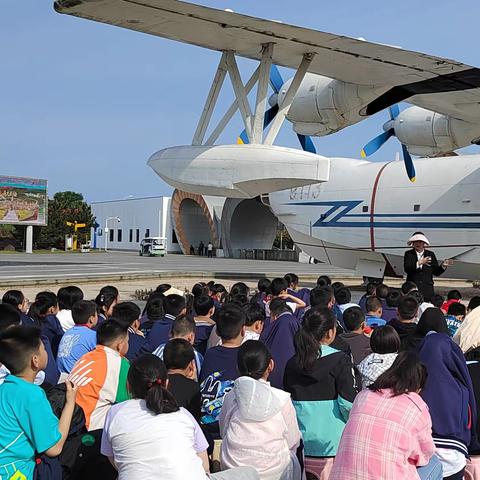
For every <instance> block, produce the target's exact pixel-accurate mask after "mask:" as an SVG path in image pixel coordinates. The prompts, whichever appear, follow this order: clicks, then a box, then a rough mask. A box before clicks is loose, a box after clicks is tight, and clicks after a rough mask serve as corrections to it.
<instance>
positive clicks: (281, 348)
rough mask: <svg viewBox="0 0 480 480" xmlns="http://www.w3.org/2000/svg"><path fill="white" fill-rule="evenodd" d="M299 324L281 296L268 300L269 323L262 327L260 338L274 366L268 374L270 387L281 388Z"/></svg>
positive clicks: (293, 349) (293, 352)
mask: <svg viewBox="0 0 480 480" xmlns="http://www.w3.org/2000/svg"><path fill="white" fill-rule="evenodd" d="M299 327H300V324H299V323H298V320H297V319H296V318H295V317H294V315H293V313H292V311H291V310H290V307H289V306H288V304H287V302H286V301H285V300H284V299H283V298H274V299H273V300H272V301H271V302H270V324H269V325H268V326H267V327H266V328H264V330H263V332H262V334H261V335H260V340H261V341H262V342H263V343H264V344H265V345H266V346H267V347H268V348H269V349H270V352H271V354H272V358H273V361H274V362H275V368H274V369H273V372H272V373H271V374H270V376H269V382H270V383H271V385H272V387H275V388H283V374H284V371H285V367H286V365H287V362H288V361H289V360H290V358H292V357H293V356H294V355H295V346H294V343H293V339H294V337H295V334H296V333H297V331H298V329H299Z"/></svg>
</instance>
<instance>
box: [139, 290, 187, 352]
mask: <svg viewBox="0 0 480 480" xmlns="http://www.w3.org/2000/svg"><path fill="white" fill-rule="evenodd" d="M186 305H187V303H186V301H185V297H183V296H181V295H176V294H173V295H167V296H166V297H165V298H164V299H163V308H164V310H165V316H164V317H163V319H161V320H158V321H156V322H155V323H154V324H153V326H152V329H151V330H150V333H149V334H148V336H147V342H148V345H149V348H150V351H151V352H153V350H155V349H156V348H157V347H158V346H159V345H161V344H162V343H167V342H168V339H169V336H170V331H171V329H172V324H173V321H174V320H175V318H176V317H178V316H179V315H185V313H186Z"/></svg>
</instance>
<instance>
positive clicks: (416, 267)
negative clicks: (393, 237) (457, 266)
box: [403, 232, 451, 302]
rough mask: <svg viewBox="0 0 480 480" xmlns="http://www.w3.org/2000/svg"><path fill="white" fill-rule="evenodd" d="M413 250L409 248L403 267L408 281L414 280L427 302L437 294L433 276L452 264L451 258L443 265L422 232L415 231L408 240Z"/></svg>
mask: <svg viewBox="0 0 480 480" xmlns="http://www.w3.org/2000/svg"><path fill="white" fill-rule="evenodd" d="M407 245H408V246H409V247H413V248H412V249H411V250H407V251H406V252H405V255H404V257H403V268H404V270H405V273H406V274H407V282H414V283H415V284H416V285H417V287H418V291H419V292H420V293H421V294H422V295H423V298H424V299H425V301H426V302H429V301H430V299H431V298H432V297H433V295H434V294H435V292H434V290H433V277H434V276H435V277H438V276H439V275H442V273H444V272H445V270H446V269H447V267H448V266H449V265H451V260H445V261H444V262H443V263H442V264H441V265H440V264H439V263H438V260H437V257H436V256H435V254H434V253H433V252H432V251H430V250H425V247H428V246H430V242H429V241H428V238H427V237H426V236H425V235H424V234H423V233H422V232H415V233H414V234H413V236H411V237H410V238H409V240H408V242H407Z"/></svg>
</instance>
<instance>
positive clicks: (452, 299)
mask: <svg viewBox="0 0 480 480" xmlns="http://www.w3.org/2000/svg"><path fill="white" fill-rule="evenodd" d="M461 300H462V294H461V293H460V290H457V289H454V290H450V291H449V292H448V293H447V300H446V301H445V302H443V305H442V306H441V309H442V310H443V313H448V309H449V308H450V305H452V304H453V303H458V302H460V301H461Z"/></svg>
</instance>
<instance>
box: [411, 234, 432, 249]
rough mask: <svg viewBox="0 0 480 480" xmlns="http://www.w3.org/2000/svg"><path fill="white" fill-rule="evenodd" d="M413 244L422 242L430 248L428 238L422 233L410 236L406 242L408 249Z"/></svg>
mask: <svg viewBox="0 0 480 480" xmlns="http://www.w3.org/2000/svg"><path fill="white" fill-rule="evenodd" d="M413 242H424V243H425V244H426V245H427V246H430V242H429V241H428V238H427V237H426V236H425V235H424V234H423V233H416V234H415V235H412V236H411V237H410V238H409V239H408V242H407V245H408V246H409V247H410V246H411V245H412V243H413Z"/></svg>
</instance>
